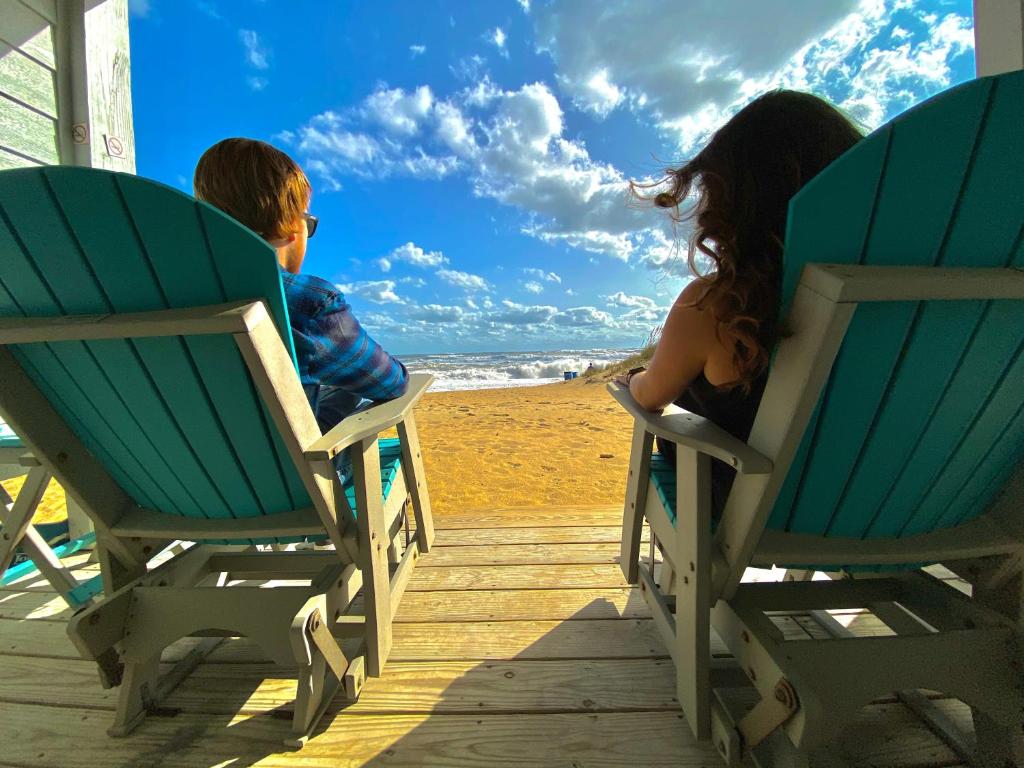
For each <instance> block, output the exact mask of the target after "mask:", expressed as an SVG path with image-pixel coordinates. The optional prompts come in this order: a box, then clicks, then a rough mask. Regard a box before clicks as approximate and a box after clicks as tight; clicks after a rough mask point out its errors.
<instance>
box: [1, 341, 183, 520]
mask: <svg viewBox="0 0 1024 768" xmlns="http://www.w3.org/2000/svg"><path fill="white" fill-rule="evenodd" d="M67 343H69V344H70V343H73V342H67ZM16 356H17V357H18V361H19V363H20V364H21V366H22V367H23V368H24V369H25V372H26V373H28V374H29V375H30V376H31V377H32V379H33V381H35V383H36V386H38V387H39V391H40V392H42V394H43V395H44V396H45V397H46V399H47V400H48V401H49V402H50V404H51V405H52V406H53V407H54V408H55V409H56V410H57V412H58V413H59V414H60V415H61V416H62V417H63V418H64V420H65V421H66V422H67V423H68V425H69V426H70V427H71V428H72V429H73V430H74V432H75V434H76V435H78V437H79V439H80V440H81V441H82V443H83V444H84V445H85V447H86V448H87V449H88V450H90V451H92V453H94V454H95V455H96V456H98V457H99V458H100V460H101V461H103V464H104V466H105V467H106V468H107V470H108V471H109V472H110V473H111V475H112V476H113V477H114V479H115V480H116V481H117V482H118V483H119V484H120V485H121V487H122V488H123V489H124V490H125V491H126V492H127V493H129V494H131V496H132V497H133V498H134V499H135V500H136V501H138V502H139V503H140V504H142V505H143V506H146V507H149V508H152V509H167V510H172V509H174V504H173V503H172V502H171V500H170V499H169V498H168V497H167V496H166V494H165V493H164V491H163V490H162V489H161V488H160V486H159V484H158V483H157V482H156V481H155V480H154V479H153V477H152V475H151V474H150V470H149V468H148V467H146V466H145V465H144V464H143V463H142V462H141V461H140V460H139V458H138V457H137V456H135V455H134V454H133V453H132V452H131V451H130V450H129V449H128V448H127V447H126V446H125V444H124V443H123V442H122V441H121V440H120V438H119V436H118V435H117V433H116V431H115V429H114V427H112V426H111V425H110V424H109V423H108V422H107V420H106V419H105V418H104V417H103V415H102V414H100V413H99V412H98V411H97V410H96V407H95V406H94V405H93V403H92V402H91V401H90V400H89V399H88V398H87V397H86V396H85V394H84V393H83V392H82V391H81V389H80V388H79V387H78V386H74V387H67V388H65V389H64V390H63V391H62V392H61V393H60V394H58V393H57V392H56V391H55V390H54V389H53V388H52V387H51V386H50V385H49V383H48V382H49V380H51V379H52V380H54V381H60V380H62V379H68V378H69V377H68V374H67V369H66V368H64V367H63V366H62V365H61V363H60V360H59V359H58V357H57V355H56V354H54V352H53V350H52V349H51V348H50V346H48V345H43V344H30V345H25V346H23V347H21V349H19V350H16ZM72 383H74V382H72Z"/></svg>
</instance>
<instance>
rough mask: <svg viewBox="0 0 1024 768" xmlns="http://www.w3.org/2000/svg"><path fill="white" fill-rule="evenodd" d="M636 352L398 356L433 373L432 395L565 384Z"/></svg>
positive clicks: (413, 369)
mask: <svg viewBox="0 0 1024 768" xmlns="http://www.w3.org/2000/svg"><path fill="white" fill-rule="evenodd" d="M636 351H637V350H634V349H560V350H555V351H553V352H449V353H446V354H437V355H398V357H399V358H400V359H401V360H402V362H403V363H405V365H406V367H407V368H408V369H409V371H410V372H412V373H432V374H434V383H433V385H432V386H431V387H430V391H431V392H450V391H452V390H457V389H498V388H504V387H530V386H536V385H537V384H549V383H551V382H554V381H562V380H563V378H564V376H563V374H564V372H565V371H576V372H578V373H581V374H582V373H583V372H584V371H585V370H587V367H588V366H589V365H590V364H591V363H593V364H594V365H595V366H597V367H599V368H600V367H602V366H605V365H608V364H609V363H616V362H618V361H619V360H624V359H625V358H627V357H629V356H630V355H631V354H633V353H634V352H636Z"/></svg>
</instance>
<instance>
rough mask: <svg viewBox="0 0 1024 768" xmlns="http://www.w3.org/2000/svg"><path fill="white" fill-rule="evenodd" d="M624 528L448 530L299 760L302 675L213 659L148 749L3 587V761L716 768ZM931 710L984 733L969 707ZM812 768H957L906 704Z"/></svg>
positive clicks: (159, 715)
mask: <svg viewBox="0 0 1024 768" xmlns="http://www.w3.org/2000/svg"><path fill="white" fill-rule="evenodd" d="M620 519H621V512H620V511H619V510H618V509H613V508H607V507H605V508H586V507H578V508H566V507H562V508H558V509H551V508H532V509H514V510H493V511H489V512H486V513H483V514H476V515H471V514H465V515H460V516H452V515H448V516H445V517H443V518H441V519H439V520H438V521H437V525H438V534H437V546H436V548H435V549H434V550H432V552H431V553H430V555H429V556H427V557H426V558H424V559H423V560H422V561H421V562H420V564H419V566H418V567H417V570H416V572H415V574H414V575H413V578H412V581H411V583H410V585H409V588H408V591H407V592H406V594H405V597H404V599H403V602H402V605H401V608H400V610H399V613H398V616H397V622H398V623H397V626H396V627H395V635H394V650H393V652H392V655H391V659H390V661H389V662H388V665H387V667H386V669H385V674H384V676H383V677H382V678H379V679H371V680H370V681H369V682H368V683H367V685H366V687H365V688H364V690H363V694H362V697H361V698H360V700H359V702H358V703H357V704H355V705H353V706H351V707H348V708H347V709H341V708H339V707H338V706H335V707H334V708H333V709H332V710H331V711H330V712H329V713H328V715H327V716H326V717H325V719H324V721H323V724H322V728H321V733H320V734H319V735H317V736H316V737H315V738H314V739H313V740H312V741H311V742H310V743H309V744H308V745H307V746H306V747H305V749H303V750H302V751H300V752H288V751H283V750H282V747H281V746H280V745H281V743H282V740H283V739H284V738H285V737H286V736H287V734H288V730H289V726H290V718H291V712H290V702H291V699H292V698H293V696H294V685H295V684H294V678H292V679H289V678H288V676H287V674H286V671H283V670H281V668H279V667H275V666H273V665H270V664H267V663H266V661H265V659H263V658H262V657H261V654H260V652H259V649H258V648H257V647H256V646H254V645H253V644H252V643H249V642H247V641H246V640H244V639H239V640H230V641H227V642H225V643H224V644H223V645H222V646H221V647H220V648H218V649H217V650H216V651H215V652H214V653H213V655H212V656H211V657H210V658H209V659H208V660H207V661H206V662H205V663H204V664H203V665H202V666H201V667H200V668H199V669H198V670H197V671H196V672H195V673H193V675H192V676H191V677H190V678H189V679H188V680H187V681H186V682H185V683H184V684H183V685H181V687H179V688H178V690H177V691H175V692H174V693H173V694H172V695H171V697H170V698H169V699H168V700H167V701H165V702H164V704H163V706H162V707H161V709H160V710H159V711H158V712H156V713H154V714H152V715H151V716H150V717H149V718H148V719H147V720H146V722H145V723H144V724H143V725H142V726H141V727H140V728H139V729H138V730H137V731H136V732H135V734H133V735H132V736H130V737H128V738H124V739H112V738H108V737H107V736H106V733H105V730H106V727H107V726H108V725H109V723H110V720H111V717H112V709H113V700H114V699H113V696H114V694H115V693H116V692H111V691H103V690H102V689H101V688H100V686H99V683H98V681H97V679H96V673H95V669H94V666H93V665H92V664H89V663H86V662H84V661H81V660H80V659H79V658H78V657H77V654H76V653H75V651H74V649H73V647H72V645H71V643H70V641H69V640H68V639H67V636H66V634H65V624H66V618H67V615H68V612H67V610H66V609H65V608H64V606H63V603H62V602H61V601H60V600H59V598H57V597H56V596H55V595H54V594H53V593H52V592H51V591H50V590H49V588H48V585H47V584H46V582H44V581H39V580H34V581H33V580H29V581H28V583H20V584H17V585H14V586H13V587H12V588H9V589H6V590H0V765H5V766H6V765H16V766H40V765H47V766H61V768H65V767H67V768H71V767H72V766H83V767H86V768H95V767H96V766H160V767H161V768H163V767H164V766H168V767H169V766H231V767H232V768H240V767H241V766H250V765H260V766H264V765H266V766H283V765H289V766H298V765H303V766H332V767H333V766H362V765H382V766H409V767H410V768H411V767H413V766H423V765H443V766H509V765H553V766H576V767H579V768H583V767H584V766H585V767H586V768H596V767H597V766H632V765H637V766H713V767H717V766H718V765H720V761H719V759H718V757H717V755H716V754H715V752H714V750H713V749H711V747H710V746H708V745H699V744H696V743H694V741H693V739H692V738H691V737H690V735H689V731H688V729H687V728H686V724H685V723H684V722H683V720H682V716H681V714H680V712H679V710H678V707H677V704H676V702H675V699H674V690H673V687H674V684H673V671H672V666H671V661H670V660H669V659H668V655H667V652H666V650H665V647H664V646H663V644H662V643H661V640H660V639H659V637H658V635H657V632H656V631H655V629H654V627H653V625H652V620H651V619H650V618H649V614H648V612H647V610H646V607H645V605H644V603H643V600H642V599H641V598H640V596H639V594H638V593H637V592H635V591H634V590H632V589H629V588H627V587H626V586H625V585H624V583H623V581H622V577H621V574H620V572H619V569H618V565H617V564H616V558H617V556H618V543H617V542H618V538H619V521H620ZM90 568H94V566H89V565H84V564H83V565H82V566H81V569H82V570H88V569H90ZM850 618H852V623H850V629H852V630H853V631H855V632H865V633H870V632H875V631H878V626H876V625H875V624H873V623H872V622H871V617H870V616H867V617H864V616H856V617H847V619H848V620H849V619H850ZM786 622H787V623H786V626H785V627H784V629H785V630H786V631H787V632H792V633H796V634H799V633H801V632H805V631H811V632H812V633H813V632H814V629H813V627H812V626H811V625H810V624H809V623H808V622H806V621H803V620H801V619H800V618H799V617H797V618H791V619H787V620H786ZM184 642H185V643H187V642H188V641H184ZM184 648H187V645H184V644H183V643H179V644H177V645H176V646H174V647H172V648H171V649H169V650H168V658H170V657H173V656H174V655H175V654H176V653H177V654H180V653H181V652H182V650H183V649H184ZM718 648H719V649H721V646H720V644H719V645H718ZM936 703H937V704H938V706H939V708H940V709H941V710H942V711H943V712H945V713H946V714H947V715H949V716H950V717H952V718H953V719H954V720H956V721H957V722H959V723H960V724H961V725H965V726H968V727H969V715H968V711H967V710H966V708H965V707H964V706H963V705H961V704H959V703H958V702H955V701H951V700H945V699H938V700H937V702H936ZM812 764H813V765H821V766H829V767H830V768H833V767H838V766H883V765H885V766H889V765H891V766H907V767H908V768H909V766H956V765H960V764H961V762H960V761H959V760H958V758H957V756H956V755H955V753H953V752H951V751H950V750H949V749H948V748H947V747H946V746H945V745H944V744H943V742H942V741H940V740H939V739H938V738H937V737H936V736H935V735H934V734H933V733H932V732H931V731H930V730H929V729H928V727H927V726H926V725H925V724H924V722H922V721H921V720H919V719H918V718H917V717H915V716H914V715H913V714H912V713H911V712H910V710H908V709H906V708H905V707H904V706H903V705H902V704H899V703H896V702H895V700H894V699H893V700H889V701H880V702H877V703H875V704H873V705H871V706H870V707H867V708H866V709H864V710H863V712H862V714H861V717H860V719H859V720H858V721H857V722H856V723H854V724H853V725H852V726H851V727H850V729H849V730H848V731H847V732H846V734H845V735H844V736H843V738H842V739H841V740H840V741H839V742H838V743H837V744H836V745H834V748H833V749H832V750H830V751H828V752H827V753H826V752H823V753H822V754H821V755H819V756H817V757H816V759H815V760H814V761H813V763H812Z"/></svg>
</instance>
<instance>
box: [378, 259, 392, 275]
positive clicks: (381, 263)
mask: <svg viewBox="0 0 1024 768" xmlns="http://www.w3.org/2000/svg"><path fill="white" fill-rule="evenodd" d="M377 266H378V267H380V271H381V272H390V271H391V260H390V259H389V258H388V257H387V256H381V257H380V258H379V259H377Z"/></svg>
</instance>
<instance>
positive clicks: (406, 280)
mask: <svg viewBox="0 0 1024 768" xmlns="http://www.w3.org/2000/svg"><path fill="white" fill-rule="evenodd" d="M398 282H400V283H401V284H402V285H411V286H412V287H413V288H422V287H423V286H425V285H426V284H427V281H426V280H424V279H423V278H422V277H403V278H401V279H400V280H399V281H398Z"/></svg>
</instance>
